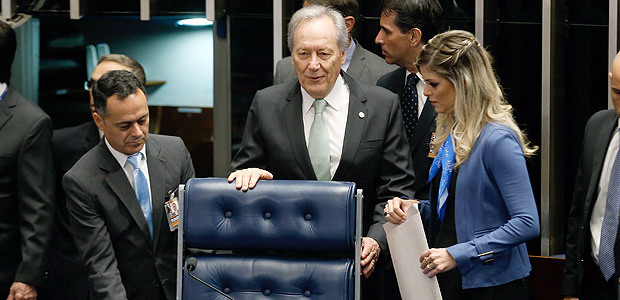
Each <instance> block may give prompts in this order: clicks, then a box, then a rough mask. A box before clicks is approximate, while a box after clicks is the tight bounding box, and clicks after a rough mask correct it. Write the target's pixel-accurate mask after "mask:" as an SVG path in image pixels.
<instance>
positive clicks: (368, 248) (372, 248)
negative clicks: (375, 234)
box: [361, 237, 381, 278]
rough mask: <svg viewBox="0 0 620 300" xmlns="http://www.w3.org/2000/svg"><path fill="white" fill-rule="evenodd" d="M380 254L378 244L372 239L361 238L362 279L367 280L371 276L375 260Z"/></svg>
mask: <svg viewBox="0 0 620 300" xmlns="http://www.w3.org/2000/svg"><path fill="white" fill-rule="evenodd" d="M380 252H381V247H379V243H377V241H375V239H373V238H369V237H363V238H362V255H361V258H362V261H361V265H362V268H363V269H362V274H364V277H366V278H368V277H370V275H372V271H374V270H375V264H377V259H379V253H380Z"/></svg>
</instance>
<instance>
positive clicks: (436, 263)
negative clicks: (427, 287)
mask: <svg viewBox="0 0 620 300" xmlns="http://www.w3.org/2000/svg"><path fill="white" fill-rule="evenodd" d="M455 267H456V261H455V260H454V258H453V257H452V255H450V253H448V250H446V248H440V249H435V248H432V249H428V250H426V251H424V252H422V254H420V268H421V269H422V270H423V272H424V274H426V276H428V278H433V277H435V275H437V274H439V273H443V272H446V271H450V270H452V269H454V268H455Z"/></svg>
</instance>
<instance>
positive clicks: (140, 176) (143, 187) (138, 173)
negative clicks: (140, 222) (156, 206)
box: [127, 152, 153, 237]
mask: <svg viewBox="0 0 620 300" xmlns="http://www.w3.org/2000/svg"><path fill="white" fill-rule="evenodd" d="M141 158H142V153H140V152H138V153H136V154H134V155H132V156H130V157H128V158H127V162H128V163H130V164H131V166H133V182H134V188H135V190H136V197H138V202H140V207H141V208H142V214H144V218H145V219H146V223H147V224H148V225H149V231H150V232H151V237H153V213H152V209H151V197H150V196H149V185H148V183H147V182H146V176H144V173H142V170H140V159H141Z"/></svg>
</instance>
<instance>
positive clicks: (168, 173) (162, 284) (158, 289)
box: [62, 70, 194, 300]
mask: <svg viewBox="0 0 620 300" xmlns="http://www.w3.org/2000/svg"><path fill="white" fill-rule="evenodd" d="M92 94H93V98H94V104H95V111H96V112H95V113H93V117H94V119H95V123H96V124H97V127H98V128H99V129H100V130H102V131H103V132H104V137H103V138H102V139H101V141H100V142H99V144H98V145H97V146H95V147H94V148H93V149H91V150H90V151H88V152H87V153H86V154H85V155H84V156H82V158H80V160H78V162H76V163H75V165H74V166H73V167H72V168H71V169H70V170H69V171H68V172H67V173H66V174H65V175H64V177H63V181H62V183H63V187H64V189H65V191H66V193H67V209H68V211H69V218H70V221H71V232H72V234H73V236H74V238H75V241H76V245H77V247H78V249H79V251H80V254H81V255H82V258H83V261H84V263H85V265H86V267H87V268H88V269H89V282H90V284H91V293H92V296H93V298H94V299H132V300H133V299H144V300H153V299H155V300H158V299H169V300H172V299H174V298H175V291H176V257H177V255H176V242H177V232H176V231H171V229H170V228H169V226H168V222H167V220H166V218H167V216H166V213H165V209H164V203H165V202H166V200H167V199H166V197H167V195H168V192H169V191H172V190H174V189H176V188H177V187H178V185H179V184H184V183H185V182H186V181H187V180H188V179H190V178H192V177H194V167H193V165H192V160H191V157H190V155H189V152H188V151H187V148H186V147H185V145H184V144H183V141H182V140H181V139H180V138H178V137H170V136H163V135H155V134H153V135H149V134H148V128H149V109H148V105H147V98H146V94H145V92H144V86H143V85H142V83H141V82H140V80H138V78H136V76H135V75H133V74H132V73H131V72H128V71H124V70H120V71H110V72H108V73H106V74H104V75H103V76H101V78H99V80H97V82H96V83H95V84H94V86H93V88H92Z"/></svg>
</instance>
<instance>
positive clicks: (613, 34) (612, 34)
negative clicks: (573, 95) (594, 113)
mask: <svg viewBox="0 0 620 300" xmlns="http://www.w3.org/2000/svg"><path fill="white" fill-rule="evenodd" d="M616 53H618V0H609V55H608V60H609V63H608V66H609V70H611V64H612V62H613V60H614V57H615V56H616ZM607 107H608V108H610V109H612V108H614V105H613V103H612V102H611V82H609V80H608V81H607Z"/></svg>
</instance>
